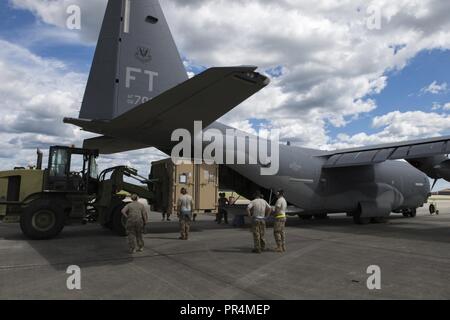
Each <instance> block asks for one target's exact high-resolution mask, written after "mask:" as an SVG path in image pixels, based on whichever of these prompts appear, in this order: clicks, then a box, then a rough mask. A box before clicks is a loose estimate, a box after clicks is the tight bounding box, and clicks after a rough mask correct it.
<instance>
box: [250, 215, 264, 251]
mask: <svg viewBox="0 0 450 320" xmlns="http://www.w3.org/2000/svg"><path fill="white" fill-rule="evenodd" d="M252 232H253V241H254V243H255V250H256V251H263V250H265V249H266V241H265V240H264V235H265V234H266V222H265V221H264V220H257V219H255V220H253V225H252Z"/></svg>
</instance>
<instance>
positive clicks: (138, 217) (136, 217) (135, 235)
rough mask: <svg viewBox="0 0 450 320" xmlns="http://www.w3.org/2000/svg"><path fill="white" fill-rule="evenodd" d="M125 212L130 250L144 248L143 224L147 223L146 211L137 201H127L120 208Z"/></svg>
mask: <svg viewBox="0 0 450 320" xmlns="http://www.w3.org/2000/svg"><path fill="white" fill-rule="evenodd" d="M122 212H125V213H126V214H127V224H126V230H127V233H128V245H129V248H130V252H134V251H135V250H136V245H137V249H138V250H143V249H144V237H143V233H144V226H145V224H146V223H147V211H146V210H145V207H144V205H143V204H142V203H139V202H137V201H134V202H131V203H129V204H128V205H127V206H125V208H124V209H123V210H122Z"/></svg>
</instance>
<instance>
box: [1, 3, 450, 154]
mask: <svg viewBox="0 0 450 320" xmlns="http://www.w3.org/2000/svg"><path fill="white" fill-rule="evenodd" d="M10 2H11V3H12V4H14V5H15V6H16V7H19V8H23V9H28V10H30V11H32V12H33V13H34V14H35V15H36V16H37V17H39V19H40V20H41V21H42V22H44V24H43V26H39V25H38V26H37V30H41V29H40V28H43V27H47V28H48V25H50V26H53V27H55V29H52V31H51V32H52V37H53V38H54V39H58V36H57V35H56V34H54V33H57V31H58V30H59V31H60V33H61V36H60V38H61V39H66V40H67V39H68V40H67V41H78V43H80V44H83V45H86V44H87V45H89V44H92V43H94V42H95V39H96V38H97V36H98V30H99V26H100V22H101V20H102V16H103V13H104V10H105V5H106V0H70V1H69V0H10ZM161 2H162V6H163V9H164V10H165V13H166V16H167V18H168V21H169V24H170V26H171V29H172V32H173V35H174V37H175V41H176V42H177V44H178V46H179V47H180V49H181V51H182V53H183V56H185V57H187V59H188V61H189V62H190V63H193V64H196V65H207V66H220V65H243V64H245V65H249V64H251V65H258V66H259V67H260V70H268V69H274V68H278V67H280V68H281V70H282V73H281V74H280V76H279V77H277V78H276V79H272V83H271V85H270V86H269V87H268V88H265V89H264V90H262V91H261V92H260V93H258V94H257V95H255V96H254V97H252V98H251V99H249V100H248V101H246V102H245V103H243V104H242V105H240V106H239V107H238V108H236V109H235V110H233V111H232V112H231V113H229V114H227V115H226V116H225V117H224V118H223V119H221V120H222V121H224V122H226V123H228V124H237V125H239V127H240V128H247V129H248V130H251V129H252V128H251V125H250V122H249V121H248V119H262V120H269V124H268V126H271V127H274V128H278V129H281V133H282V137H283V138H284V139H289V140H291V141H293V142H294V143H296V144H299V145H306V146H310V147H322V148H329V147H339V146H346V145H355V144H358V145H361V144H368V143H379V142H386V141H389V142H391V141H392V142H393V141H396V140H399V139H400V140H403V139H406V138H409V137H411V138H416V137H421V136H422V135H438V134H440V133H442V132H444V131H445V130H448V127H447V126H446V125H445V124H444V122H445V121H448V116H445V115H439V114H437V113H415V112H411V113H399V112H398V113H389V114H387V115H385V116H381V117H378V118H376V119H374V125H375V128H374V129H375V130H379V132H376V133H375V134H373V135H367V134H365V133H359V134H355V135H353V136H348V135H344V134H342V135H340V136H339V137H338V138H336V139H331V138H330V137H329V133H328V129H329V127H330V126H332V127H337V128H340V131H343V132H345V126H346V125H347V124H348V123H350V122H352V121H355V120H357V119H358V118H359V117H361V116H365V115H367V114H369V113H370V112H371V111H373V110H374V109H375V108H377V105H376V101H375V100H371V99H368V98H367V96H368V95H373V94H378V93H380V92H381V91H382V90H383V89H384V88H385V87H386V86H387V84H388V82H389V79H388V78H387V77H386V71H391V70H396V69H401V68H403V67H405V66H406V65H407V64H408V62H409V61H410V59H411V58H413V57H415V56H416V55H417V53H418V52H420V51H422V50H429V49H436V48H437V49H443V50H445V49H450V20H449V19H448V12H449V11H450V2H449V1H446V0H423V1H409V0H398V1H388V0H377V1H375V0H372V1H352V0H343V1H334V2H333V1H328V0H318V1H315V2H314V5H311V2H310V1H300V0H280V1H271V2H268V1H264V0H248V1H242V0H227V1H224V0H220V1H210V0H190V1H184V0H162V1H161ZM69 4H78V5H80V7H81V9H82V21H83V23H82V30H81V31H79V32H75V33H74V32H73V31H68V30H67V29H66V28H65V21H66V20H65V19H66V18H67V14H66V13H65V9H66V8H67V6H68V5H69ZM371 5H376V6H377V7H379V8H381V17H382V20H381V30H370V29H368V28H367V15H366V9H367V8H368V7H369V6H371ZM37 34H38V32H36V35H33V36H34V37H35V36H37ZM24 43H25V42H24ZM8 59H12V58H8ZM33 59H38V57H33ZM4 63H9V60H4ZM20 63H25V62H20ZM20 63H18V64H17V65H18V66H19V65H20ZM41 63H43V64H45V63H60V62H55V61H53V62H51V61H47V60H43V59H41ZM61 68H64V66H61ZM61 68H59V69H58V68H56V70H59V71H58V72H60V73H61V74H58V75H57V76H61V75H64V76H65V77H66V76H67V77H69V76H68V74H70V72H69V71H68V70H66V71H63V70H62V69H61ZM37 74H39V73H37ZM191 75H192V74H191ZM16 76H17V78H18V79H22V80H21V81H22V83H25V84H26V83H28V82H27V81H26V78H27V75H26V74H24V73H21V74H17V75H16ZM72 76H75V75H72ZM77 76H78V77H80V75H77ZM81 76H83V75H81ZM37 77H38V76H36V77H35V78H37ZM50 78H51V77H50ZM17 81H18V82H17V83H18V85H20V83H21V82H20V81H19V80H17ZM35 81H38V79H35ZM45 81H50V80H45ZM49 83H50V84H51V85H50V88H52V90H49V91H47V90H45V88H43V86H41V87H40V88H41V89H40V90H41V91H42V92H48V94H49V95H48V97H51V99H50V101H51V102H52V105H53V106H54V108H55V110H56V111H57V113H58V114H59V115H62V114H64V115H71V114H75V113H76V109H77V106H78V105H77V104H76V103H74V102H73V101H75V100H77V99H78V101H77V102H79V98H80V96H81V92H82V84H81V83H83V81H81V80H80V81H79V87H77V86H75V88H76V91H77V93H75V94H74V91H73V89H72V88H67V87H66V86H63V85H64V81H61V86H62V87H60V86H59V85H60V84H59V83H58V84H55V83H52V82H51V81H50V82H49ZM52 85H53V87H52ZM57 85H58V86H57ZM443 85H444V84H442V83H441V84H440V83H438V82H436V83H434V86H431V87H430V86H429V87H427V89H430V92H432V91H433V90H434V91H436V90H437V91H439V90H441V89H443V87H442V86H443ZM13 87H15V86H13ZM438 87H439V88H438ZM3 88H4V89H5V90H10V91H11V93H8V95H10V96H14V95H15V94H16V93H15V91H16V90H14V88H10V89H7V88H6V87H3ZM445 89H447V88H445ZM58 90H59V91H58ZM25 93H26V92H25ZM25 93H22V94H21V95H20V97H22V99H23V98H24V97H25V96H26V94H25ZM66 96H67V97H66ZM75 96H76V97H77V98H75ZM45 97H46V98H47V95H45ZM60 97H65V98H64V101H65V103H64V102H63V103H60V102H58V99H59V98H60ZM71 99H72V100H73V101H72V102H71V103H68V102H67V100H71ZM45 100H46V99H42V97H41V99H40V98H39V94H37V97H36V98H34V100H30V101H25V102H23V105H24V106H26V108H27V109H26V110H32V114H33V116H34V113H36V112H37V111H36V110H37V109H39V107H36V106H39V105H40V104H42V101H45ZM33 105H35V106H34V107H33ZM61 105H62V106H61ZM442 110H449V107H448V106H446V107H443V109H442ZM41 112H42V111H41ZM65 112H68V114H65ZM19 118H20V117H19ZM3 120H4V121H5V122H4V123H6V124H8V127H9V128H13V129H14V128H16V129H17V128H20V127H21V126H20V122H19V121H18V117H16V118H15V119H14V118H11V116H10V118H8V119H6V118H5V119H3ZM414 121H419V125H416V123H415V122H414ZM402 122H403V124H402ZM25 123H28V120H27V121H26V122H25ZM427 123H433V124H432V125H428V124H427ZM408 125H411V127H412V128H408ZM23 126H24V124H22V127H23ZM433 126H435V127H434V128H433ZM46 127H47V128H49V127H50V126H48V125H47V126H46ZM32 128H33V126H31V125H30V126H29V131H31V129H32ZM64 130H69V131H70V130H71V129H64ZM34 131H37V130H34ZM47 134H51V132H47ZM67 134H68V135H69V136H70V132H69V133H67ZM141 156H143V154H142V153H137V154H136V157H138V158H139V157H141Z"/></svg>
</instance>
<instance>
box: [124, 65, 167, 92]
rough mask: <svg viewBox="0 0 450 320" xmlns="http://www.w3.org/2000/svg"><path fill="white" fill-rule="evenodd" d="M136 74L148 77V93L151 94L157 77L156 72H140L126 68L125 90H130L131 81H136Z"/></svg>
mask: <svg viewBox="0 0 450 320" xmlns="http://www.w3.org/2000/svg"><path fill="white" fill-rule="evenodd" d="M136 73H140V74H142V73H144V74H145V75H147V76H148V91H149V92H153V88H154V83H155V78H156V77H158V76H159V74H158V72H154V71H150V70H142V69H140V68H132V67H127V72H126V79H125V87H126V88H127V89H129V88H131V81H136V75H135V74H136Z"/></svg>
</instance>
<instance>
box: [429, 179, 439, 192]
mask: <svg viewBox="0 0 450 320" xmlns="http://www.w3.org/2000/svg"><path fill="white" fill-rule="evenodd" d="M439 180H440V179H434V183H433V186H432V187H431V191H433V190H434V187H436V183H437V182H438V181H439Z"/></svg>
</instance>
